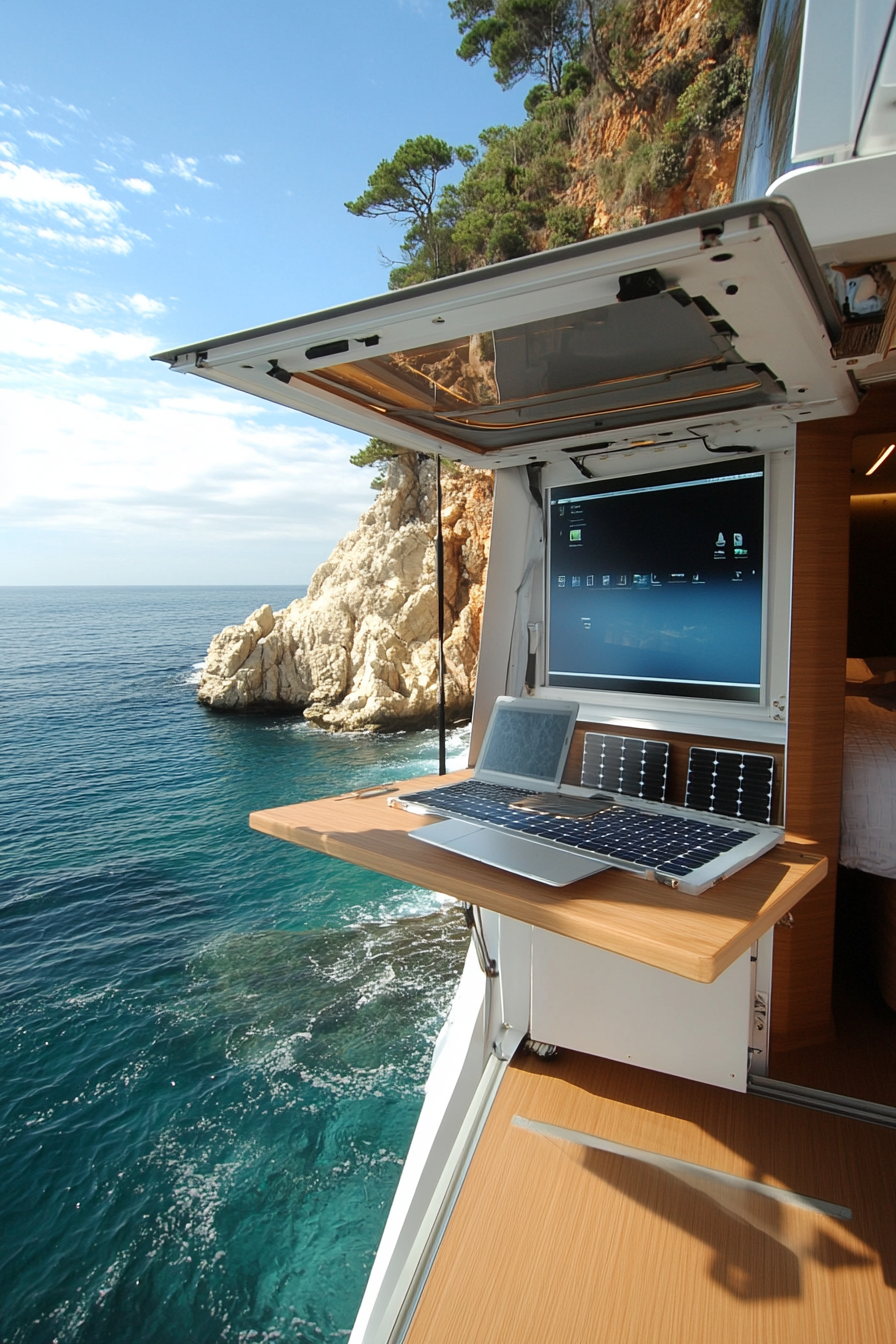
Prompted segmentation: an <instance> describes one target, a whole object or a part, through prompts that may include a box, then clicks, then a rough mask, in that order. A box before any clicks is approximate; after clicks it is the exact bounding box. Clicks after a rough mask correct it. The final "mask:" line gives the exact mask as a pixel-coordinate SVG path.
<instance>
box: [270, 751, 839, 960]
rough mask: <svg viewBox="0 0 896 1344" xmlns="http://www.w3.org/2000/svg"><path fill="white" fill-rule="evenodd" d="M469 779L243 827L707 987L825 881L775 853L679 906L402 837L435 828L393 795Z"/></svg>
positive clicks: (614, 877)
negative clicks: (534, 876)
mask: <svg viewBox="0 0 896 1344" xmlns="http://www.w3.org/2000/svg"><path fill="white" fill-rule="evenodd" d="M469 774H470V771H468V770H463V771H458V772H456V773H455V774H453V775H443V776H441V777H439V776H437V775H428V776H425V777H423V778H421V779H409V780H404V781H402V782H401V783H400V784H397V785H395V786H393V787H392V788H391V790H390V792H388V793H378V794H375V795H372V796H369V797H363V796H362V797H357V796H355V795H347V796H344V797H338V798H322V799H320V801H318V802H313V803H295V804H293V805H292V806H289V807H273V808H269V809H267V810H266V811H263V812H253V813H252V814H251V816H250V817H249V825H250V826H251V827H252V828H253V829H254V830H256V831H263V832H264V833H265V834H266V835H273V836H276V837H277V838H278V839H280V840H290V841H291V842H292V843H293V844H296V845H302V846H304V847H305V848H306V849H314V850H317V851H318V852H319V853H321V854H330V855H332V856H333V857H334V858H337V859H345V860H347V862H349V863H354V864H357V865H358V866H359V867H362V868H371V869H373V871H374V872H377V873H385V874H386V875H387V876H389V877H395V878H399V879H400V880H402V881H404V882H413V883H414V884H415V885H417V886H420V887H426V888H429V889H430V890H432V891H439V892H443V893H444V894H445V895H447V896H453V897H454V898H455V899H456V900H459V901H467V902H469V903H471V904H474V905H481V906H483V907H485V909H487V910H495V911H497V912H498V913H499V914H502V915H509V916H510V917H511V918H513V919H519V920H522V921H523V922H524V923H527V924H534V925H536V926H537V927H538V928H542V929H548V930H550V932H552V933H559V934H563V935H565V936H566V937H568V938H575V939H577V940H578V941H579V942H582V943H590V944H592V945H593V946H594V947H602V948H605V949H606V950H607V951H609V952H618V953H620V954H621V955H622V956H625V957H631V958H632V959H633V960H634V961H642V962H645V963H646V964H647V965H648V966H658V967H660V968H661V969H662V970H665V971H672V972H674V973H675V974H676V975H683V976H685V977H687V978H688V979H689V980H698V981H702V982H703V983H705V984H708V983H710V982H711V981H713V980H715V979H716V978H717V977H718V976H719V975H721V973H722V971H724V970H726V969H727V967H728V966H730V965H731V964H732V963H733V962H734V961H736V960H737V958H738V957H739V956H740V955H741V954H742V953H743V952H745V951H746V950H747V948H749V947H750V946H751V944H752V943H754V942H755V941H756V939H757V938H759V937H760V936H761V935H762V934H763V933H765V932H766V930H767V929H770V928H771V926H772V925H773V924H774V923H775V922H776V921H777V920H779V919H780V918H781V916H782V915H784V914H786V913H787V911H788V910H790V909H791V908H792V907H793V906H794V905H796V903H797V901H799V900H801V899H802V897H803V896H805V895H806V893H807V892H808V891H811V890H812V888H813V887H814V886H816V885H817V884H818V883H819V882H820V881H821V880H822V878H823V877H824V876H825V874H826V873H827V870H828V864H827V859H825V858H824V857H822V856H820V855H818V854H806V853H803V852H801V850H800V849H798V848H792V847H790V846H788V845H779V846H778V847H777V849H774V850H772V852H771V853H770V854H766V855H765V856H764V857H763V858H761V859H757V860H756V861H755V862H754V863H751V864H750V865H749V867H748V868H745V869H743V870H742V871H741V872H739V873H736V874H735V875H734V876H733V877H730V878H728V880H727V881H725V882H720V883H719V884H718V886H716V887H712V888H711V889H710V890H709V891H707V892H706V893H705V894H704V895H703V896H685V895H683V894H681V893H680V892H678V891H674V890H673V889H672V888H670V887H664V886H661V885H660V884H659V883H656V882H651V881H645V880H644V879H643V878H640V877H636V876H633V875H632V874H630V873H624V872H621V871H619V870H616V869H612V868H610V869H608V870H607V871H606V872H603V873H598V874H597V875H596V876H594V877H588V878H583V879H582V880H581V881H579V882H574V883H572V884H571V885H570V886H568V887H547V886H545V885H544V884H542V883H540V882H533V881H531V880H530V879H529V878H525V877H516V876H514V874H512V873H505V872H502V871H501V870H500V869H497V868H490V867H488V866H487V865H486V864H483V863H477V862H476V861H475V860H473V859H465V858H462V857H460V856H459V855H454V854H449V853H447V852H445V851H444V850H437V849H434V848H433V847H432V846H430V845H421V844H419V843H418V842H417V841H415V840H413V839H411V837H410V834H409V832H411V831H413V830H415V829H416V828H417V827H418V826H425V825H427V824H428V823H429V820H430V819H429V818H427V817H421V816H419V815H416V814H413V813H409V812H404V811H402V810H401V809H400V808H396V807H390V806H389V801H390V799H392V798H395V797H397V795H398V794H399V793H410V792H413V791H414V790H416V789H423V788H433V787H435V786H437V785H439V784H450V783H453V782H454V781H455V780H458V779H465V778H468V777H469ZM432 820H436V818H432Z"/></svg>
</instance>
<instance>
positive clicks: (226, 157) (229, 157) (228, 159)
mask: <svg viewBox="0 0 896 1344" xmlns="http://www.w3.org/2000/svg"><path fill="white" fill-rule="evenodd" d="M221 159H222V161H223V162H224V163H242V161H243V160H242V159H241V158H240V156H239V154H222V155H221Z"/></svg>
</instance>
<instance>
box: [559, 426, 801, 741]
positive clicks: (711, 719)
mask: <svg viewBox="0 0 896 1344" xmlns="http://www.w3.org/2000/svg"><path fill="white" fill-rule="evenodd" d="M756 455H757V456H759V454H758V453H757V454H756ZM761 455H762V457H763V458H764V461H765V468H766V469H765V517H764V521H765V527H764V538H763V592H762V648H761V665H762V670H761V677H760V693H759V703H758V704H750V703H746V702H742V701H732V700H715V699H711V698H709V697H707V698H706V699H704V698H702V697H692V696H687V697H685V696H674V695H658V694H645V693H643V692H630V693H629V692H620V691H597V690H590V689H587V688H584V687H582V688H579V687H571V686H548V685H546V684H545V682H546V678H547V672H546V653H547V646H548V637H549V630H550V591H549V584H548V556H549V545H550V540H549V529H550V491H551V490H553V489H556V488H561V487H564V486H570V485H579V484H581V485H584V484H585V481H584V480H583V477H582V474H581V473H580V472H579V470H578V469H577V468H576V467H575V465H574V464H573V463H566V462H563V463H557V464H553V465H551V466H548V467H546V468H545V469H544V471H543V475H542V485H543V487H544V507H545V548H544V566H543V581H542V584H541V588H540V603H541V620H542V622H543V628H544V632H545V633H544V638H543V639H542V641H541V646H540V658H539V665H538V673H537V677H536V681H537V685H536V686H535V688H534V691H533V693H534V695H535V696H536V697H537V698H540V699H554V698H563V699H568V698H569V697H570V695H574V696H575V697H576V698H577V699H578V701H579V704H580V715H579V717H580V718H595V719H597V720H599V721H600V722H601V723H606V724H611V725H618V726H620V727H625V728H638V727H641V728H649V729H662V730H663V731H669V732H675V731H682V732H697V733H700V732H705V733H710V734H712V735H715V736H718V735H719V734H721V733H724V734H725V735H726V736H731V737H733V738H738V739H744V738H752V739H753V740H756V741H768V742H777V741H780V742H783V741H784V738H785V732H786V697H787V686H788V677H789V667H790V592H791V576H792V568H793V490H794V462H795V450H794V448H793V447H792V446H791V447H789V448H782V449H778V450H771V451H763V452H762V454H761ZM662 456H663V460H662V462H660V461H658V460H657V457H656V456H654V457H653V460H652V461H651V460H649V459H647V458H646V456H645V454H644V453H643V452H640V453H632V454H631V455H628V454H626V453H619V454H607V455H606V457H605V458H603V459H601V458H600V457H599V456H595V457H592V458H589V459H588V462H587V467H588V469H589V470H590V471H593V472H594V473H595V475H599V477H600V479H602V480H604V479H606V480H611V479H615V478H619V477H628V476H635V475H640V474H642V473H643V474H645V475H647V474H651V473H653V472H659V471H664V472H665V471H669V470H673V469H677V468H679V467H681V468H684V467H690V466H699V465H704V464H706V463H707V462H708V460H709V455H708V454H707V452H706V450H705V448H703V447H702V445H700V446H699V447H697V446H695V445H693V444H692V443H689V444H681V445H667V446H665V448H664V451H663V454H662ZM715 460H716V461H718V459H715ZM729 460H733V459H729ZM740 460H744V459H743V458H741V459H740ZM537 617H538V613H534V615H533V619H537Z"/></svg>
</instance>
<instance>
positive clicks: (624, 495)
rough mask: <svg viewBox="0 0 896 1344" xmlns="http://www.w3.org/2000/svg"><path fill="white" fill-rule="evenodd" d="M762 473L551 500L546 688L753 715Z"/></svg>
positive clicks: (558, 495)
mask: <svg viewBox="0 0 896 1344" xmlns="http://www.w3.org/2000/svg"><path fill="white" fill-rule="evenodd" d="M764 519H765V465H764V459H762V458H754V459H740V460H738V461H737V462H728V463H724V464H722V463H718V462H710V463H707V465H705V466H699V467H688V468H684V469H682V470H678V471H664V472H656V473H651V474H650V475H641V476H629V477H622V478H617V479H615V480H602V481H595V482H594V484H585V483H582V484H581V485H573V486H564V487H561V488H559V489H557V488H555V489H553V490H551V493H550V531H549V554H548V566H547V573H548V623H547V624H548V649H547V656H548V665H547V666H548V672H547V684H548V685H549V686H567V687H577V688H582V689H589V690H598V691H622V692H626V691H628V692H639V693H646V694H650V695H668V696H687V697H692V698H693V697H699V698H704V699H710V700H735V701H741V702H745V703H752V704H758V703H759V701H760V694H761V682H762V610H763V597H762V594H763V582H762V566H763V552H764Z"/></svg>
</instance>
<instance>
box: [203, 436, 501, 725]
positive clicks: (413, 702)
mask: <svg viewBox="0 0 896 1344" xmlns="http://www.w3.org/2000/svg"><path fill="white" fill-rule="evenodd" d="M435 494H436V491H435V465H434V463H433V462H432V461H431V460H430V459H428V458H424V459H422V460H418V458H417V456H416V455H415V454H401V455H399V456H398V457H396V458H394V459H393V461H392V462H391V463H390V464H389V471H388V475H387V479H386V484H385V485H384V487H383V488H382V490H381V491H380V493H379V494H378V496H377V499H376V502H375V503H374V505H373V507H372V508H370V509H368V510H367V512H366V513H364V514H362V516H361V519H360V521H359V523H358V526H357V528H356V529H355V531H354V532H351V533H349V535H348V536H346V537H344V538H343V539H342V541H340V542H339V544H338V546H337V547H336V549H335V550H334V551H333V553H332V555H331V556H330V558H329V559H328V560H327V561H325V563H324V564H322V565H321V566H320V567H319V568H318V569H317V570H316V571H315V573H314V575H313V577H312V579H311V583H310V585H309V587H308V593H307V596H305V597H303V598H299V599H297V600H296V601H295V602H291V603H290V605H289V606H288V607H286V608H285V609H284V610H283V611H278V612H276V613H275V612H273V611H272V610H271V608H270V607H269V606H267V605H265V606H263V607H260V608H259V609H258V611H255V612H253V613H252V615H251V616H249V617H248V618H247V619H246V620H245V621H244V622H243V623H242V625H231V626H228V627H227V629H226V630H222V631H221V633H220V634H219V635H216V636H215V638H214V639H213V640H212V642H211V645H210V646H209V651H208V658H207V660H206V665H205V669H204V671H203V673H202V679H201V681H200V684H199V692H198V695H199V700H200V702H201V703H202V704H204V705H208V706H209V707H210V708H211V709H221V710H252V709H254V710H267V711H278V710H279V711H288V710H293V711H302V712H304V715H305V718H306V719H310V720H311V722H312V723H315V724H318V725H319V726H321V727H324V728H330V729H337V730H347V729H374V730H381V729H390V728H392V729H394V728H399V727H421V726H423V725H426V724H430V723H433V722H434V721H435V714H436V707H437V666H436V657H437V654H436V636H437V629H438V607H437V601H436V575H435V547H434V537H435ZM491 504H492V477H491V473H489V472H484V471H475V470H473V469H471V468H467V467H461V468H455V469H453V470H450V471H443V475H442V529H443V537H444V555H445V634H446V639H445V662H446V675H445V691H446V704H447V714H448V718H449V721H458V720H460V719H463V718H465V717H467V716H468V715H469V714H470V711H471V708H472V703H473V690H474V685H475V676H476V659H477V655H478V651H479V627H480V621H481V616H482V601H483V596H484V591H485V570H486V563H487V559H488V538H489V530H490V526H491Z"/></svg>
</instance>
